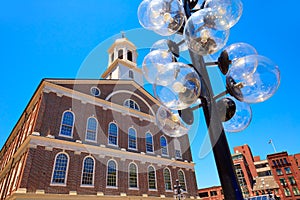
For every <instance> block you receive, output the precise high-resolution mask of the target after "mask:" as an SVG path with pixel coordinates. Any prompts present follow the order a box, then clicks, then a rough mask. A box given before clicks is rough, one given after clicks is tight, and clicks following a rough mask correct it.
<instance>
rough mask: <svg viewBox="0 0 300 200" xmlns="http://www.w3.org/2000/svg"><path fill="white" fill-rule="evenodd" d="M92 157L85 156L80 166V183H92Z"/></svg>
mask: <svg viewBox="0 0 300 200" xmlns="http://www.w3.org/2000/svg"><path fill="white" fill-rule="evenodd" d="M94 163H95V162H94V159H93V158H91V157H87V158H85V159H84V161H83V167H82V178H81V184H82V185H94Z"/></svg>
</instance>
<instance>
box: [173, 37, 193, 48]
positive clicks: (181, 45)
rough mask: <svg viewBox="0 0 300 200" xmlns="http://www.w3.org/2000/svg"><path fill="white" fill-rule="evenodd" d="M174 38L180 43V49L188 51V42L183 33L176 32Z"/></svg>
mask: <svg viewBox="0 0 300 200" xmlns="http://www.w3.org/2000/svg"><path fill="white" fill-rule="evenodd" d="M172 40H173V41H174V42H176V43H177V44H179V51H186V50H188V49H189V47H188V45H187V43H186V42H185V40H184V37H183V35H180V34H175V35H174V38H173V39H172Z"/></svg>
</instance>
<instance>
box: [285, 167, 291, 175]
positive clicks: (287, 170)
mask: <svg viewBox="0 0 300 200" xmlns="http://www.w3.org/2000/svg"><path fill="white" fill-rule="evenodd" d="M284 170H285V173H286V174H291V173H292V172H291V168H289V167H285V168H284Z"/></svg>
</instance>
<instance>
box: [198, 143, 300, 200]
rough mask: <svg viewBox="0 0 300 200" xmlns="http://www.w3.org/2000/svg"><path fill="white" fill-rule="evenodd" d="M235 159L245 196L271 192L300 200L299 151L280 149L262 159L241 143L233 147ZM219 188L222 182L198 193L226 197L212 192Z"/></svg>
mask: <svg viewBox="0 0 300 200" xmlns="http://www.w3.org/2000/svg"><path fill="white" fill-rule="evenodd" d="M232 159H233V163H234V166H235V170H236V174H237V178H238V181H239V184H240V186H241V190H242V193H243V196H244V198H248V199H252V198H254V197H257V196H260V197H261V196H264V197H268V196H269V195H271V196H273V197H274V196H276V197H277V199H281V200H292V199H293V200H300V186H299V183H300V179H299V178H300V154H295V155H288V153H287V152H280V153H274V154H270V155H267V159H265V160H261V159H260V157H259V156H255V157H253V155H252V152H251V149H250V147H249V146H248V145H242V146H238V147H234V154H232ZM216 188H217V189H218V191H221V189H222V188H221V186H219V187H218V186H213V187H209V188H202V189H199V190H198V194H199V196H200V198H201V199H205V200H213V199H223V196H217V195H211V194H219V193H216V192H215V191H216ZM200 194H201V195H200Z"/></svg>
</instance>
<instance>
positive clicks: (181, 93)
mask: <svg viewBox="0 0 300 200" xmlns="http://www.w3.org/2000/svg"><path fill="white" fill-rule="evenodd" d="M153 86H154V95H155V97H156V98H158V99H159V100H160V102H161V103H163V104H164V105H165V106H166V107H168V108H170V109H172V110H183V109H185V108H187V107H189V106H190V105H192V104H193V103H195V102H196V101H197V99H198V97H199V95H200V89H201V84H200V77H199V75H198V74H197V72H196V71H195V70H194V69H193V68H192V67H190V66H188V65H186V64H184V63H180V62H173V63H169V64H167V65H165V70H164V72H162V73H159V74H157V78H156V82H155V84H154V85H153Z"/></svg>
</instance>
